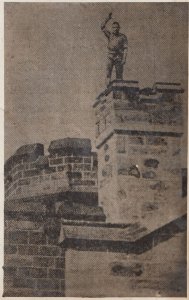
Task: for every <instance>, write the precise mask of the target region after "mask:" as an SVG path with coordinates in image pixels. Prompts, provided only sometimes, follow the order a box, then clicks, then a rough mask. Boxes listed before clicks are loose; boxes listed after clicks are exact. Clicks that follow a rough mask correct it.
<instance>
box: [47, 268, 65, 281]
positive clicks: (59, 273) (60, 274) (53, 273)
mask: <svg viewBox="0 0 189 300" xmlns="http://www.w3.org/2000/svg"><path fill="white" fill-rule="evenodd" d="M49 277H50V278H59V279H64V269H49Z"/></svg>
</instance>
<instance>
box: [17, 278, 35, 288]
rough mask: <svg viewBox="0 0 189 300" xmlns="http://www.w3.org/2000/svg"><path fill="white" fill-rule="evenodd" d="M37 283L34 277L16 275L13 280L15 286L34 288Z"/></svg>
mask: <svg viewBox="0 0 189 300" xmlns="http://www.w3.org/2000/svg"><path fill="white" fill-rule="evenodd" d="M35 283H36V282H35V280H34V279H29V278H21V277H15V278H14V281H13V286H14V287H16V288H28V289H34V288H35Z"/></svg>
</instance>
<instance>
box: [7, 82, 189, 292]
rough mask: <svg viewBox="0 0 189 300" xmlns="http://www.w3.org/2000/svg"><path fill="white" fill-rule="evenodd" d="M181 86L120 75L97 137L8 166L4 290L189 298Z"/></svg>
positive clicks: (102, 103) (106, 95) (30, 152)
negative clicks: (125, 78)
mask: <svg viewBox="0 0 189 300" xmlns="http://www.w3.org/2000/svg"><path fill="white" fill-rule="evenodd" d="M183 92H184V91H183V89H182V87H181V85H180V84H178V83H163V82H158V83H155V84H154V86H153V87H152V88H146V89H142V90H141V89H140V87H139V84H138V82H137V81H114V82H112V83H111V84H110V85H109V87H108V88H107V89H106V90H105V91H103V92H102V93H101V94H100V95H99V96H98V97H97V99H96V101H95V103H94V105H93V107H94V111H95V115H96V147H97V149H98V159H97V155H96V153H94V152H92V151H91V143H90V140H88V139H69V138H66V139H62V140H56V141H52V142H51V144H50V146H49V155H47V156H45V155H44V151H43V145H41V144H34V145H25V146H23V147H21V148H20V149H18V150H17V151H16V153H15V155H13V156H12V157H11V158H10V159H9V160H8V161H7V162H6V164H5V181H6V183H5V191H6V199H5V249H4V252H5V260H4V296H5V297H8V296H10V297H16V296H18V297H21V296H23V297H28V296H44V297H45V296H46V297H47V296H49V297H50V296H80V297H113V296H120V297H125V296H129V297H133V296H144V297H147V296H165V297H173V296H174V297H183V296H186V197H185V193H183V191H182V190H183V189H182V187H183V182H185V181H186V179H185V176H184V180H182V177H183V176H182V174H184V175H185V171H183V170H181V163H180V158H181V151H182V149H181V138H182V133H183V129H182V94H183Z"/></svg>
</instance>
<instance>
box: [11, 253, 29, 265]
mask: <svg viewBox="0 0 189 300" xmlns="http://www.w3.org/2000/svg"><path fill="white" fill-rule="evenodd" d="M32 263H33V259H32V257H30V256H27V255H25V256H24V255H15V254H13V255H6V256H5V265H6V266H18V267H22V266H31V265H32Z"/></svg>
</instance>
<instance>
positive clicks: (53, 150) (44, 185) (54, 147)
mask: <svg viewBox="0 0 189 300" xmlns="http://www.w3.org/2000/svg"><path fill="white" fill-rule="evenodd" d="M97 166H98V163H97V155H96V153H94V152H91V141H90V140H89V139H79V138H78V139H76V138H75V139H71V138H65V139H62V140H56V141H52V142H51V144H50V146H49V155H44V146H43V145H42V144H32V145H24V146H22V147H20V148H19V149H18V150H17V151H16V152H15V154H14V155H13V156H11V157H10V158H9V159H8V160H7V162H6V163H5V195H6V199H10V198H18V199H20V198H27V197H36V196H42V195H51V194H61V193H65V192H75V193H77V192H78V193H89V192H90V193H92V194H96V197H97ZM96 197H95V198H96Z"/></svg>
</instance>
